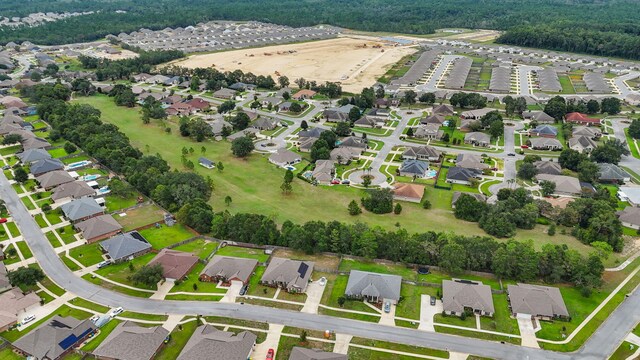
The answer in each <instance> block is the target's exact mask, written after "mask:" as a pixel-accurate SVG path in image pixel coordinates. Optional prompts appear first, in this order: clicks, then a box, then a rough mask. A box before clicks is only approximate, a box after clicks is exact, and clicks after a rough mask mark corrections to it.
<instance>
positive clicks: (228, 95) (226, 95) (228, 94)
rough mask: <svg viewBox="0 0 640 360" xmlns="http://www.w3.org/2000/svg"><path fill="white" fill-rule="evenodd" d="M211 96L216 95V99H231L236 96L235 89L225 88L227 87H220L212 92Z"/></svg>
mask: <svg viewBox="0 0 640 360" xmlns="http://www.w3.org/2000/svg"><path fill="white" fill-rule="evenodd" d="M213 97H216V98H218V99H225V100H233V99H234V98H235V97H236V91H235V90H231V89H227V88H222V89H220V90H218V91H216V92H214V93H213Z"/></svg>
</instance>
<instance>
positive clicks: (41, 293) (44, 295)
mask: <svg viewBox="0 0 640 360" xmlns="http://www.w3.org/2000/svg"><path fill="white" fill-rule="evenodd" d="M36 295H38V296H40V299H41V300H42V301H43V302H44V303H45V304H48V303H50V302H52V301H53V300H54V299H55V298H54V297H53V296H51V295H49V293H48V292H46V291H44V290H41V291H38V292H36Z"/></svg>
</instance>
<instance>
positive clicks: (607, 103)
mask: <svg viewBox="0 0 640 360" xmlns="http://www.w3.org/2000/svg"><path fill="white" fill-rule="evenodd" d="M621 109H622V103H621V102H620V99H618V98H614V97H607V98H604V99H602V102H601V103H600V111H601V112H602V113H607V114H609V115H616V114H618V113H620V110H621Z"/></svg>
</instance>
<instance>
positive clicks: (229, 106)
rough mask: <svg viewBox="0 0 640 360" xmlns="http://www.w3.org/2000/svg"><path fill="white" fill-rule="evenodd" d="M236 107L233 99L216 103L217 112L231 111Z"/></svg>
mask: <svg viewBox="0 0 640 360" xmlns="http://www.w3.org/2000/svg"><path fill="white" fill-rule="evenodd" d="M235 108H236V103H235V102H234V101H233V100H227V101H225V102H223V103H222V104H220V105H218V109H217V110H218V113H219V114H224V113H228V112H231V111H233V110H234V109H235Z"/></svg>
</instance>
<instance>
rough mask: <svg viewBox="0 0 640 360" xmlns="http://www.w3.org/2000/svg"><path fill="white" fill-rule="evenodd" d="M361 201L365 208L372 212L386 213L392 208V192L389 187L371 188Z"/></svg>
mask: <svg viewBox="0 0 640 360" xmlns="http://www.w3.org/2000/svg"><path fill="white" fill-rule="evenodd" d="M361 202H362V205H363V206H364V208H365V209H367V210H368V211H371V212H372V213H374V214H387V213H390V212H391V211H392V210H393V192H392V191H391V190H390V189H375V190H371V191H369V196H368V197H366V198H362V201H361Z"/></svg>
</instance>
